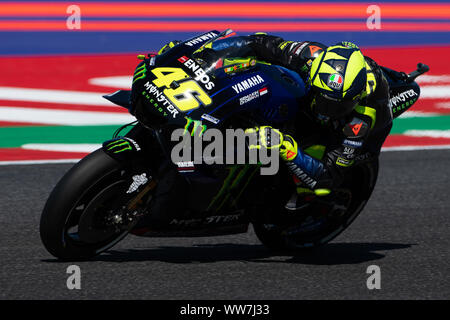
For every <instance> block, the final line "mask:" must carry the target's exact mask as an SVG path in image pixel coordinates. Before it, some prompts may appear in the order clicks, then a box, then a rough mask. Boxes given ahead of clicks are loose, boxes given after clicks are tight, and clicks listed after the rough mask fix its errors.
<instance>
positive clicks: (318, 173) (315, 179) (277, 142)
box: [245, 126, 330, 194]
mask: <svg viewBox="0 0 450 320" xmlns="http://www.w3.org/2000/svg"><path fill="white" fill-rule="evenodd" d="M245 133H247V134H256V137H257V139H256V143H255V142H254V141H253V144H252V143H251V144H250V149H255V148H256V149H260V148H261V147H264V148H267V149H278V150H279V153H280V157H281V158H282V159H283V160H284V161H285V162H286V164H287V166H288V168H289V170H290V171H291V172H292V173H293V174H294V176H296V177H297V178H298V180H300V181H301V182H302V183H303V184H305V185H306V186H308V187H309V188H310V189H319V193H321V191H323V190H324V189H322V188H323V185H328V184H330V182H329V178H328V175H327V170H326V168H325V167H324V165H323V163H322V162H321V161H319V160H317V159H315V158H313V157H311V156H309V155H307V154H306V153H304V152H303V151H302V150H301V148H299V147H298V144H297V142H296V141H295V139H294V138H292V137H291V136H290V135H287V134H283V133H281V132H280V131H279V130H278V129H274V128H272V127H271V126H261V127H256V128H251V129H247V130H245ZM250 140H252V139H250ZM251 142H252V141H251ZM328 193H329V192H327V194H328Z"/></svg>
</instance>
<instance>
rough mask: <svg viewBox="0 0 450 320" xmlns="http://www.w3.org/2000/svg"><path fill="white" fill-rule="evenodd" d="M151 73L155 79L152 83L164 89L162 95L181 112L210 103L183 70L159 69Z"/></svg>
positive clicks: (209, 99)
mask: <svg viewBox="0 0 450 320" xmlns="http://www.w3.org/2000/svg"><path fill="white" fill-rule="evenodd" d="M151 71H152V73H153V74H154V75H155V77H156V79H155V80H153V83H154V84H155V85H156V86H157V87H158V88H161V87H165V88H166V89H164V91H163V92H164V95H165V96H166V97H167V98H168V99H169V100H170V101H171V102H172V103H173V104H174V105H175V107H177V109H178V110H180V111H181V112H186V111H189V110H193V109H197V108H198V107H200V105H204V106H208V105H210V104H211V103H212V100H211V98H210V97H209V96H208V94H206V92H205V91H203V89H202V88H201V87H200V85H199V84H198V83H197V82H196V81H195V80H192V79H190V78H189V75H188V74H187V73H186V72H184V71H183V69H181V68H171V67H161V68H155V69H153V70H151ZM189 79H190V80H189Z"/></svg>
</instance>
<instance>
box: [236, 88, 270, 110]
mask: <svg viewBox="0 0 450 320" xmlns="http://www.w3.org/2000/svg"><path fill="white" fill-rule="evenodd" d="M267 92H268V90H267V87H264V88H262V89H259V90H256V91H254V92H252V93H250V94H248V95H246V96H243V97H242V98H240V99H239V104H240V105H241V106H242V105H243V104H245V103H248V102H250V101H252V100H254V99H256V98H259V97H261V96H263V95H265V94H266V93H267Z"/></svg>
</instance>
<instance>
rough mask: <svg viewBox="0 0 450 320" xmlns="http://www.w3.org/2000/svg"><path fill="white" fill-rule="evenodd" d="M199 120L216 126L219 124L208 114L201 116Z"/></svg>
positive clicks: (217, 120)
mask: <svg viewBox="0 0 450 320" xmlns="http://www.w3.org/2000/svg"><path fill="white" fill-rule="evenodd" d="M201 118H202V119H203V120H206V121H209V122H212V123H214V124H218V123H219V122H220V120H219V119H217V118H214V117H213V116H211V115H209V114H207V113H204V114H202V116H201Z"/></svg>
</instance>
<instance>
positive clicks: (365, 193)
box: [253, 159, 378, 251]
mask: <svg viewBox="0 0 450 320" xmlns="http://www.w3.org/2000/svg"><path fill="white" fill-rule="evenodd" d="M377 176H378V159H376V160H373V161H371V162H366V163H363V164H361V165H359V166H357V167H355V168H352V171H351V172H350V174H349V175H348V176H347V177H346V180H345V181H344V183H343V187H344V188H347V189H348V190H350V192H351V197H350V199H351V200H349V204H348V205H347V209H346V210H345V211H344V212H343V213H340V214H339V216H338V217H334V216H331V218H330V217H329V216H327V215H323V216H322V213H317V212H314V210H312V209H309V211H306V212H303V213H302V216H304V217H305V218H304V219H305V220H306V217H310V216H311V217H315V218H317V220H313V219H312V222H311V223H310V226H307V227H303V229H302V224H301V223H298V225H299V226H298V228H297V229H295V226H296V225H295V223H294V222H293V221H294V219H292V218H288V217H287V214H286V213H285V211H286V210H285V209H284V208H283V207H281V206H284V203H283V204H281V203H278V204H277V205H278V209H274V207H273V206H268V208H267V209H268V210H266V211H265V212H264V213H263V214H264V216H265V219H264V220H265V221H254V222H253V228H254V231H255V234H256V236H257V237H258V239H259V240H260V241H261V242H262V243H263V244H264V246H266V247H267V248H269V249H271V250H276V251H280V250H301V251H305V250H310V249H313V248H316V247H318V246H321V245H324V244H326V243H328V242H330V241H331V240H333V239H334V238H335V237H337V236H338V235H339V234H340V233H341V232H343V231H344V230H345V229H346V228H348V226H350V224H351V223H352V222H353V221H354V220H355V219H356V217H357V216H358V215H359V214H360V213H361V211H362V210H363V208H364V206H365V205H366V203H367V201H368V200H369V198H370V196H371V194H372V191H373V189H374V187H375V184H376V180H377ZM280 189H281V188H280ZM277 198H278V199H283V197H282V196H281V195H279V196H278V197H277ZM283 201H284V200H283ZM280 207H281V208H280ZM271 208H272V210H271ZM306 210H308V209H306ZM321 220H322V221H321ZM303 223H304V224H306V223H305V221H303ZM319 223H322V225H319ZM314 224H318V225H319V226H318V227H314ZM292 227H294V230H295V232H291V233H288V234H286V230H292ZM308 228H309V229H310V230H309V229H308Z"/></svg>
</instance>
